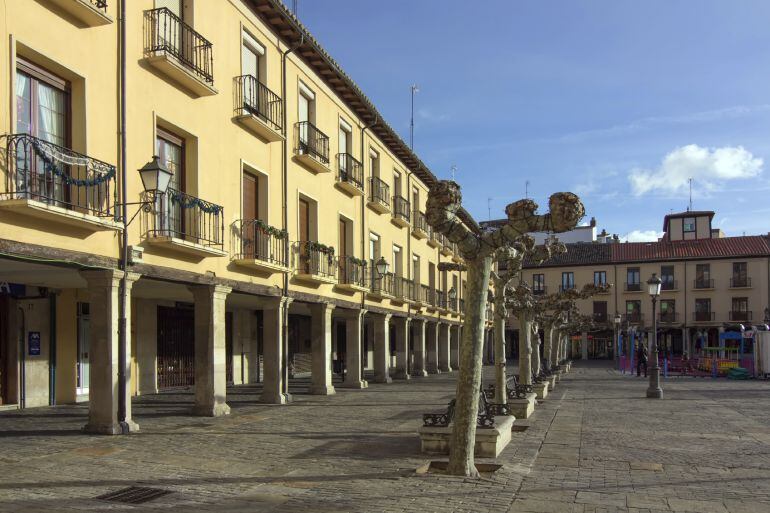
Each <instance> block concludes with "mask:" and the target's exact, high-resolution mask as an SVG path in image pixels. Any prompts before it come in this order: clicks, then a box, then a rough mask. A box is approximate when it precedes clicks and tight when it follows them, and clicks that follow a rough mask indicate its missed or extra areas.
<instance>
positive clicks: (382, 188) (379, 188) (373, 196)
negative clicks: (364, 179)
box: [369, 176, 390, 207]
mask: <svg viewBox="0 0 770 513" xmlns="http://www.w3.org/2000/svg"><path fill="white" fill-rule="evenodd" d="M369 201H371V202H373V203H379V204H380V205H383V206H386V207H390V187H389V186H388V184H386V183H385V182H383V181H382V180H380V179H379V178H377V177H376V176H373V177H371V178H369Z"/></svg>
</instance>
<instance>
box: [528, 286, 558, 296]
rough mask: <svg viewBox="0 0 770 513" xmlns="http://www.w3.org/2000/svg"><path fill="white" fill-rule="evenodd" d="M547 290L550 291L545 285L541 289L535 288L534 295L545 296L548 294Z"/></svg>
mask: <svg viewBox="0 0 770 513" xmlns="http://www.w3.org/2000/svg"><path fill="white" fill-rule="evenodd" d="M547 290H548V287H546V286H545V285H543V286H541V287H533V288H532V294H533V295H535V296H544V295H545V294H547V293H548V292H547ZM559 291H560V292H561V287H559Z"/></svg>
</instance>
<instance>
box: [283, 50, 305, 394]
mask: <svg viewBox="0 0 770 513" xmlns="http://www.w3.org/2000/svg"><path fill="white" fill-rule="evenodd" d="M304 43H305V36H304V35H301V36H300V38H299V42H298V43H297V44H295V45H294V46H291V47H289V48H288V49H287V50H286V51H284V52H283V53H282V54H281V97H282V98H283V109H282V112H281V118H282V120H281V122H282V124H283V166H282V169H281V174H282V177H281V180H282V186H283V198H282V202H283V204H282V205H281V227H282V228H283V229H284V230H286V231H287V232H288V229H289V207H288V202H289V133H288V132H289V127H288V126H286V125H287V116H286V58H287V57H288V55H289V54H290V53H292V52H293V51H295V50H296V49H297V48H299V47H300V46H302V45H303V44H304ZM285 251H286V255H285V258H286V260H285V261H286V263H287V264H288V263H289V241H288V239H287V240H286V249H285ZM281 295H282V297H283V298H285V297H288V296H289V273H283V289H282V290H281ZM284 310H285V311H284V312H283V315H282V316H281V317H282V318H281V332H282V334H281V340H283V351H282V353H283V354H282V356H281V374H283V379H282V380H281V382H282V383H283V390H281V393H283V394H286V397H287V398H288V397H289V309H288V308H285V309H284Z"/></svg>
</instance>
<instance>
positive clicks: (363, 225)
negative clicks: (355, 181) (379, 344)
mask: <svg viewBox="0 0 770 513" xmlns="http://www.w3.org/2000/svg"><path fill="white" fill-rule="evenodd" d="M379 122H380V118H379V116H376V115H375V117H374V121H373V122H372V123H371V124H369V125H364V126H363V127H362V128H361V164H362V167H363V172H364V173H366V155H365V154H364V148H365V147H366V146H365V145H364V132H366V130H367V129H369V128H372V127H374V126H376V125H377V124H378V123H379ZM371 188H372V186H371V184H370V185H369V191H370V192H371ZM364 219H366V193H364V195H363V196H361V257H362V260H364V261H366V223H365V222H364ZM376 271H377V270H376V269H370V270H369V276H373V274H372V273H374V272H376ZM365 307H366V292H361V310H363V309H364V308H365ZM360 329H361V335H360V339H361V357H362V358H361V364H360V365H359V366H358V368H359V369H360V371H361V375H360V376H358V379H359V380H360V381H363V380H364V364H363V356H364V351H366V345H365V344H364V335H365V334H366V330H365V329H364V322H363V319H362V321H361V326H360Z"/></svg>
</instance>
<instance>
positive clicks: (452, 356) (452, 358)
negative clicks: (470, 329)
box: [449, 326, 460, 369]
mask: <svg viewBox="0 0 770 513" xmlns="http://www.w3.org/2000/svg"><path fill="white" fill-rule="evenodd" d="M449 365H450V366H451V367H452V368H453V369H459V368H460V327H459V326H450V327H449Z"/></svg>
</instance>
